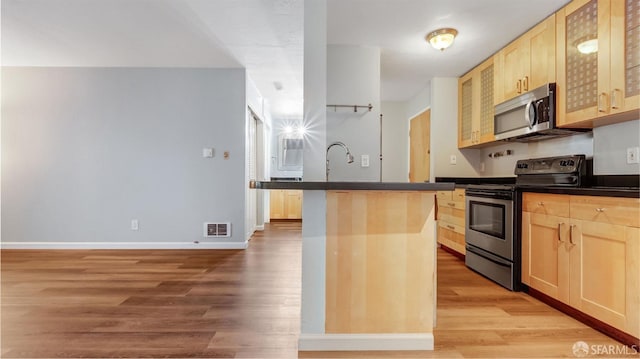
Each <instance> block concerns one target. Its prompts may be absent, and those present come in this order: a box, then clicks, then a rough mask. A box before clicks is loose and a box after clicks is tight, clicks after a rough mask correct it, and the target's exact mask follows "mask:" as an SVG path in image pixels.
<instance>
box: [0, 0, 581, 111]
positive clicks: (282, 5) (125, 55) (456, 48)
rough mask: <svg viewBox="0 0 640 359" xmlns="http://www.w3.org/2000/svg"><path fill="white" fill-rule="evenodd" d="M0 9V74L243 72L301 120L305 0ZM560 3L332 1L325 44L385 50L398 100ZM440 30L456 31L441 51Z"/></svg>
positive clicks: (145, 0) (388, 82)
mask: <svg viewBox="0 0 640 359" xmlns="http://www.w3.org/2000/svg"><path fill="white" fill-rule="evenodd" d="M1 1H2V13H1V14H2V32H1V41H2V58H1V61H2V65H3V66H100V67H112V66H118V67H143V66H144V67H245V68H246V69H247V72H248V74H249V76H250V77H251V79H252V80H253V81H254V82H255V83H256V85H257V87H258V89H259V90H260V91H261V92H262V94H263V96H264V97H265V98H267V99H268V101H269V103H270V104H271V108H272V112H273V114H274V116H275V117H285V118H291V117H301V115H302V88H303V86H302V79H303V73H302V72H303V26H304V24H303V7H304V1H303V0H91V1H88V0H55V1H54V0H1ZM307 1H310V0H307ZM567 2H568V0H536V1H535V2H531V1H529V0H439V1H436V0H328V24H327V28H328V34H327V40H328V42H329V43H330V44H349V45H364V46H377V47H380V48H381V52H382V58H381V68H382V100H383V101H390V100H393V101H405V100H408V99H410V98H411V97H412V96H414V95H415V94H416V93H417V92H418V91H420V90H421V89H423V88H424V87H425V86H426V85H427V84H428V83H429V81H430V79H431V78H433V77H434V76H459V75H461V74H463V73H464V72H466V71H467V70H469V69H470V68H472V67H473V66H474V65H476V64H478V63H479V62H481V61H482V60H483V59H485V58H487V57H488V56H489V55H491V54H492V53H494V52H495V51H496V50H498V49H499V48H501V47H502V46H504V45H505V44H507V43H508V42H509V41H510V40H512V39H514V38H515V37H517V36H518V35H519V34H521V33H523V32H524V31H525V30H527V29H528V28H530V27H531V26H533V25H535V24H536V23H537V22H539V21H540V20H542V19H543V18H544V17H545V16H547V15H549V14H551V13H553V12H554V11H555V10H557V9H558V8H560V7H561V6H563V5H564V4H565V3H567ZM439 27H454V28H456V29H458V31H459V35H458V37H457V38H456V41H455V43H454V45H453V46H452V47H451V48H449V49H447V50H446V51H444V52H439V51H436V50H434V49H432V48H430V47H429V46H428V45H427V44H426V42H425V41H424V36H425V35H426V34H427V33H428V32H429V31H431V30H435V29H437V28H439ZM274 82H279V83H281V84H282V89H280V90H278V89H276V88H275V86H274Z"/></svg>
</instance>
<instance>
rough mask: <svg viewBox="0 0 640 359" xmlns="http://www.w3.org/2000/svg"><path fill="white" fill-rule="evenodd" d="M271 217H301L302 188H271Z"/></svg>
mask: <svg viewBox="0 0 640 359" xmlns="http://www.w3.org/2000/svg"><path fill="white" fill-rule="evenodd" d="M269 201H270V203H269V206H270V210H269V213H270V217H271V219H302V190H271V191H270V200H269Z"/></svg>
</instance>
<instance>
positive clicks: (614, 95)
mask: <svg viewBox="0 0 640 359" xmlns="http://www.w3.org/2000/svg"><path fill="white" fill-rule="evenodd" d="M618 94H620V97H622V91H621V90H620V89H614V90H613V91H611V108H612V109H615V110H617V109H619V108H620V105H619V104H618Z"/></svg>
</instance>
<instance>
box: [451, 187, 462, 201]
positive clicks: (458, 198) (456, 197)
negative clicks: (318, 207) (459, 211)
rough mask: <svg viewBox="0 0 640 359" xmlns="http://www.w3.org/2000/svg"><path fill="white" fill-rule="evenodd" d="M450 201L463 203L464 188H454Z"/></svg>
mask: <svg viewBox="0 0 640 359" xmlns="http://www.w3.org/2000/svg"><path fill="white" fill-rule="evenodd" d="M452 199H453V201H454V202H463V203H464V188H456V189H455V190H454V191H453V196H452Z"/></svg>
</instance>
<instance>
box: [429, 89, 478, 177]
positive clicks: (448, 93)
mask: <svg viewBox="0 0 640 359" xmlns="http://www.w3.org/2000/svg"><path fill="white" fill-rule="evenodd" d="M452 155H453V156H456V164H455V165H453V164H451V163H450V158H451V156H452ZM479 166H480V151H479V150H475V149H473V150H466V149H465V150H458V79H457V78H449V77H446V78H445V77H436V78H434V79H432V80H431V181H435V177H476V176H479Z"/></svg>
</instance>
